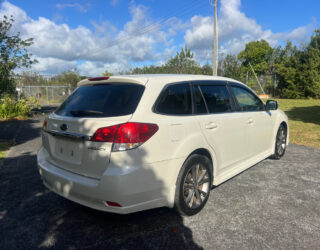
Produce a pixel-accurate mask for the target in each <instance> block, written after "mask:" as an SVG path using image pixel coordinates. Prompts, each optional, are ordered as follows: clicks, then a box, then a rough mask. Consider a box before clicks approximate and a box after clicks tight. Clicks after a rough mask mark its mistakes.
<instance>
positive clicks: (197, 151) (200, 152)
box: [185, 147, 216, 179]
mask: <svg viewBox="0 0 320 250" xmlns="http://www.w3.org/2000/svg"><path fill="white" fill-rule="evenodd" d="M194 154H198V155H203V156H206V157H208V158H209V160H210V162H211V168H212V169H211V170H212V177H213V179H214V177H215V176H216V173H215V171H216V162H215V158H214V157H213V156H212V153H211V152H210V151H209V150H208V149H207V148H203V147H202V148H197V149H195V150H193V151H192V152H191V153H190V154H189V155H188V156H187V157H186V159H185V161H186V160H187V159H188V158H189V157H190V156H191V155H194Z"/></svg>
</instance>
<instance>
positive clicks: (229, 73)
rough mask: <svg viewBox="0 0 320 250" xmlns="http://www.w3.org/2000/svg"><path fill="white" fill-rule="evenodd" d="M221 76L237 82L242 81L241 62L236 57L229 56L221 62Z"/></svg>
mask: <svg viewBox="0 0 320 250" xmlns="http://www.w3.org/2000/svg"><path fill="white" fill-rule="evenodd" d="M220 65H221V75H222V76H225V77H229V78H232V79H236V80H239V81H240V80H241V62H240V61H239V60H238V59H237V57H236V56H235V55H227V56H226V57H225V58H223V59H222V60H221V62H220Z"/></svg>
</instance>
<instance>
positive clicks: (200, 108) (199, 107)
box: [193, 85, 208, 114]
mask: <svg viewBox="0 0 320 250" xmlns="http://www.w3.org/2000/svg"><path fill="white" fill-rule="evenodd" d="M193 93H194V99H195V100H194V103H195V108H196V110H195V113H197V114H207V113H208V111H207V108H206V105H205V103H204V100H203V97H202V94H201V92H200V89H199V86H197V85H195V86H194V87H193Z"/></svg>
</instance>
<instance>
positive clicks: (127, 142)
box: [91, 122, 159, 152]
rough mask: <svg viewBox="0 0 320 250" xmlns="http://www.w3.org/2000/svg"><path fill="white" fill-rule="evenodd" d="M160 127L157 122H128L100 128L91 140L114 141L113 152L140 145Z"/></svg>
mask: <svg viewBox="0 0 320 250" xmlns="http://www.w3.org/2000/svg"><path fill="white" fill-rule="evenodd" d="M158 129H159V127H158V125H157V124H151V123H137V122H128V123H124V124H119V125H114V126H110V127H105V128H99V129H98V130H97V131H96V132H95V134H94V135H93V137H92V138H91V141H99V142H113V145H112V151H113V152H116V151H124V150H129V149H134V148H137V147H139V146H140V145H141V144H143V143H144V142H146V141H147V140H149V139H150V137H151V136H153V135H154V134H155V133H156V132H157V131H158Z"/></svg>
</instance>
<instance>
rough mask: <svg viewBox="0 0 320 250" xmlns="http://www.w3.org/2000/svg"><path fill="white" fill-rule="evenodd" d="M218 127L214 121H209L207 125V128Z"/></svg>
mask: <svg viewBox="0 0 320 250" xmlns="http://www.w3.org/2000/svg"><path fill="white" fill-rule="evenodd" d="M217 127H218V125H217V124H215V123H213V122H210V123H207V124H206V126H205V128H206V129H216V128H217Z"/></svg>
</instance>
